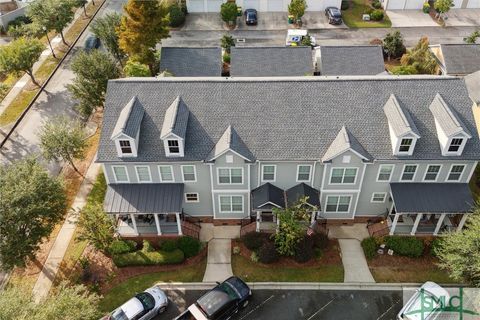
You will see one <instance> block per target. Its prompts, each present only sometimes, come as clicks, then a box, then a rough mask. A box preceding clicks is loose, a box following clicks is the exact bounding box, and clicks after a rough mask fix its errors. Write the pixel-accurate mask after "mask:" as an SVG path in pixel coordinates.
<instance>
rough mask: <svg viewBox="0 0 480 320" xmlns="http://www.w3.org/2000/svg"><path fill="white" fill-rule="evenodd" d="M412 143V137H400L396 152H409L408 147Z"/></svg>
mask: <svg viewBox="0 0 480 320" xmlns="http://www.w3.org/2000/svg"><path fill="white" fill-rule="evenodd" d="M412 144H413V139H411V138H406V139H402V140H401V141H400V147H399V148H398V152H401V153H408V152H410V148H411V147H412Z"/></svg>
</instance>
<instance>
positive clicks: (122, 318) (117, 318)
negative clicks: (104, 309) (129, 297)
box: [108, 308, 128, 320]
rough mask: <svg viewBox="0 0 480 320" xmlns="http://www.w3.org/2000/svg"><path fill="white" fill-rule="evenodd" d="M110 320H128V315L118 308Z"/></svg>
mask: <svg viewBox="0 0 480 320" xmlns="http://www.w3.org/2000/svg"><path fill="white" fill-rule="evenodd" d="M108 319H109V320H128V317H127V315H126V314H125V313H124V312H123V310H122V309H120V308H118V309H117V310H115V311H113V312H112V314H111V315H110V317H109V318H108Z"/></svg>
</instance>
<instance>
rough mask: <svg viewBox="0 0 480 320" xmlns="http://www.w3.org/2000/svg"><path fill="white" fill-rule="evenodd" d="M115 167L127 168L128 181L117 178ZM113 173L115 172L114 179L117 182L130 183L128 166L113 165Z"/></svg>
mask: <svg viewBox="0 0 480 320" xmlns="http://www.w3.org/2000/svg"><path fill="white" fill-rule="evenodd" d="M115 168H124V169H125V172H126V174H127V181H118V180H117V175H116V174H115ZM112 173H113V179H114V180H115V183H130V176H129V175H128V168H127V166H112Z"/></svg>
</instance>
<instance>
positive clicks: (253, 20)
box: [244, 9, 258, 25]
mask: <svg viewBox="0 0 480 320" xmlns="http://www.w3.org/2000/svg"><path fill="white" fill-rule="evenodd" d="M244 15H245V23H246V24H247V25H257V23H258V21H257V10H255V9H247V10H245V13H244Z"/></svg>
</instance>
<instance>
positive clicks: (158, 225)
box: [153, 213, 162, 236]
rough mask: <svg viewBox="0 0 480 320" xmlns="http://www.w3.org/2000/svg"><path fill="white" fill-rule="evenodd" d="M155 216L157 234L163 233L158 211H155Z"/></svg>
mask: <svg viewBox="0 0 480 320" xmlns="http://www.w3.org/2000/svg"><path fill="white" fill-rule="evenodd" d="M153 217H154V218H155V225H156V226H157V234H158V235H159V236H161V235H162V229H161V228H160V220H159V219H158V213H154V214H153Z"/></svg>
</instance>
